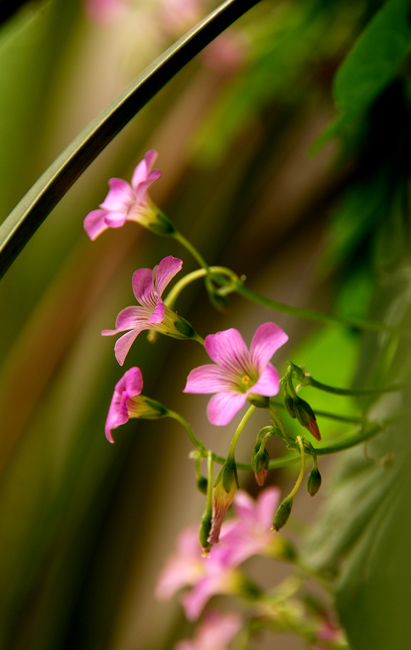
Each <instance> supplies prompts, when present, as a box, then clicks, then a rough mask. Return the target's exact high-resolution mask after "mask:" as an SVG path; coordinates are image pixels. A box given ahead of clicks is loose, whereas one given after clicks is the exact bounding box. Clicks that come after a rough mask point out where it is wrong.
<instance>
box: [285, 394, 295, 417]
mask: <svg viewBox="0 0 411 650" xmlns="http://www.w3.org/2000/svg"><path fill="white" fill-rule="evenodd" d="M284 407H285V410H286V411H287V413H288V414H289V415H291V417H292V418H295V417H297V415H296V412H295V408H294V400H293V398H292V397H291V395H289V394H288V393H286V394H285V395H284Z"/></svg>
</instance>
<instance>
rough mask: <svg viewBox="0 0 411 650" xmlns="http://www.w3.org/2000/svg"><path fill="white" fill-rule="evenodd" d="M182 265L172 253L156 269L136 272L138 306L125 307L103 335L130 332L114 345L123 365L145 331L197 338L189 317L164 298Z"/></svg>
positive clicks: (117, 356)
mask: <svg viewBox="0 0 411 650" xmlns="http://www.w3.org/2000/svg"><path fill="white" fill-rule="evenodd" d="M182 266H183V262H182V261H181V260H179V259H177V258H176V257H172V256H171V255H169V256H168V257H165V258H164V259H163V260H161V262H160V264H158V266H155V267H154V269H138V271H135V273H134V274H133V291H134V295H135V297H136V299H137V301H138V302H139V303H140V305H139V306H133V307H126V308H125V309H123V310H122V311H121V312H120V313H119V315H118V316H117V320H116V329H115V330H103V331H102V332H101V333H102V335H103V336H112V335H115V334H118V333H119V332H125V331H127V330H130V331H128V332H127V334H124V335H123V336H121V337H120V338H119V339H118V341H117V342H116V344H115V346H114V350H115V355H116V359H117V361H118V362H119V364H120V366H122V365H123V363H124V360H125V358H126V356H127V354H128V351H129V350H130V347H131V346H132V344H133V342H134V341H135V339H136V338H137V336H138V335H139V334H140V332H142V331H143V330H155V331H157V332H161V333H162V334H167V335H168V336H172V337H173V338H177V339H185V338H196V337H197V335H196V333H195V332H194V330H193V328H192V327H191V325H190V324H189V323H187V321H186V320H184V319H183V318H181V316H177V314H175V313H174V312H173V311H171V309H170V308H169V307H166V305H165V304H164V302H163V301H162V299H161V296H162V294H163V291H164V289H165V288H166V287H167V285H168V284H169V282H171V280H172V279H173V277H174V276H175V275H176V273H178V272H179V271H180V269H181V267H182Z"/></svg>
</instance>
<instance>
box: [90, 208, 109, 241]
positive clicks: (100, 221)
mask: <svg viewBox="0 0 411 650" xmlns="http://www.w3.org/2000/svg"><path fill="white" fill-rule="evenodd" d="M106 214H107V213H106V211H105V210H93V211H92V212H89V213H88V215H87V217H86V218H85V219H84V230H85V231H86V233H87V234H88V236H89V237H90V239H91V240H92V241H94V240H95V239H97V237H98V236H99V235H101V233H102V232H104V231H105V230H107V227H108V226H107V224H106V222H105V219H104V217H105V216H106Z"/></svg>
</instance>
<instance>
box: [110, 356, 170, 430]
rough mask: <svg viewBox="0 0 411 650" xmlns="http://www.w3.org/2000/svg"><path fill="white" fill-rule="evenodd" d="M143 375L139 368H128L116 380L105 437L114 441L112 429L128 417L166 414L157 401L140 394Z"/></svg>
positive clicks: (144, 417)
mask: <svg viewBox="0 0 411 650" xmlns="http://www.w3.org/2000/svg"><path fill="white" fill-rule="evenodd" d="M142 390H143V376H142V374H141V370H140V368H136V367H134V368H130V370H127V372H126V373H125V374H124V375H123V376H122V378H121V379H120V381H118V382H117V384H116V386H115V388H114V394H113V397H112V400H111V404H110V408H109V411H108V415H107V420H106V438H107V440H108V441H109V442H114V439H113V436H112V435H111V431H112V429H116V428H117V427H119V426H121V425H122V424H125V423H126V422H128V421H129V419H130V418H143V419H147V420H153V419H157V418H161V417H164V416H165V415H167V413H168V411H167V409H166V408H165V407H164V406H162V405H161V404H160V403H159V402H156V401H154V400H152V399H149V398H148V397H144V396H143V395H141V391H142Z"/></svg>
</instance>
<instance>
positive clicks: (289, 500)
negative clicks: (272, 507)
mask: <svg viewBox="0 0 411 650" xmlns="http://www.w3.org/2000/svg"><path fill="white" fill-rule="evenodd" d="M293 500H294V499H293V497H291V496H288V497H286V498H285V499H284V501H283V502H282V503H280V505H279V506H278V508H277V512H276V513H275V517H274V522H273V528H274V530H277V531H278V530H280V528H282V527H283V526H285V524H286V523H287V521H288V518H289V516H290V514H291V510H292V507H293Z"/></svg>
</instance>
